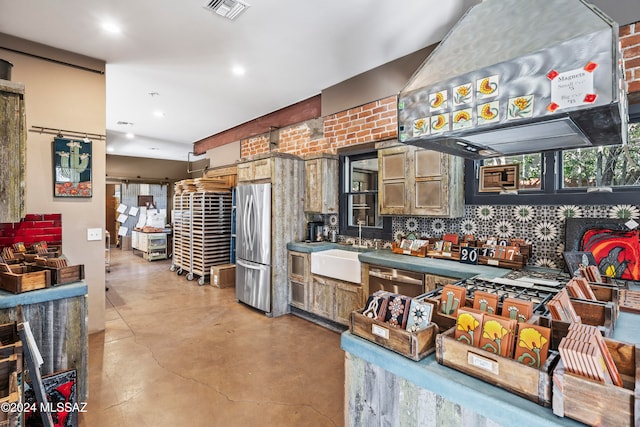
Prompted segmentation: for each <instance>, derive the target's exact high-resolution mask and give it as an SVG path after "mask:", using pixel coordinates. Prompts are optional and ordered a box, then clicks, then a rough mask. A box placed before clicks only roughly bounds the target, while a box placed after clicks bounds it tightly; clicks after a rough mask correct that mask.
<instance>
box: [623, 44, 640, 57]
mask: <svg viewBox="0 0 640 427" xmlns="http://www.w3.org/2000/svg"><path fill="white" fill-rule="evenodd" d="M638 56H640V45H638V46H633V47H629V48H627V49H625V50H623V51H622V57H623V58H625V59H633V58H636V57H638Z"/></svg>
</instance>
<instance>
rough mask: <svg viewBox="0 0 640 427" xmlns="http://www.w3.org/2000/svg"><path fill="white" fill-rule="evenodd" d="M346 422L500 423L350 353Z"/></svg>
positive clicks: (401, 425)
mask: <svg viewBox="0 0 640 427" xmlns="http://www.w3.org/2000/svg"><path fill="white" fill-rule="evenodd" d="M345 425H346V426H349V427H369V426H388V427H408V426H420V427H428V426H465V427H497V426H499V424H496V423H495V422H493V421H491V420H489V419H487V418H485V417H483V416H481V415H478V414H477V413H475V412H472V411H470V410H469V409H466V408H464V407H461V406H460V405H458V404H455V403H453V402H451V401H450V400H447V399H445V398H443V397H442V396H439V395H437V394H435V393H432V392H430V391H428V390H425V389H423V388H420V387H418V386H417V385H415V384H413V383H411V382H409V381H407V380H405V379H403V378H401V377H398V376H396V375H394V374H392V373H390V372H388V371H386V370H384V369H382V368H381V367H379V366H377V365H373V364H371V363H368V362H366V361H365V360H363V359H360V358H359V357H355V356H353V355H351V354H349V353H345Z"/></svg>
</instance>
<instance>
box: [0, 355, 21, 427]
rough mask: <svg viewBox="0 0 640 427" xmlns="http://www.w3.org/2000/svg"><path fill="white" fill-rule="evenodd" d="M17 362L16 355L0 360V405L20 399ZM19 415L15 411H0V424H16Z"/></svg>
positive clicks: (15, 402) (14, 402) (16, 401)
mask: <svg viewBox="0 0 640 427" xmlns="http://www.w3.org/2000/svg"><path fill="white" fill-rule="evenodd" d="M17 363H18V362H17V357H16V355H12V356H10V357H8V358H5V359H2V360H0V404H1V405H2V406H4V405H5V404H7V403H10V404H17V403H18V402H19V401H20V397H21V396H20V395H21V393H20V388H19V387H20V386H19V384H18V370H17ZM9 408H11V406H10V407H9ZM19 415H20V413H19V412H17V411H0V425H17V424H16V422H17V420H18V418H19Z"/></svg>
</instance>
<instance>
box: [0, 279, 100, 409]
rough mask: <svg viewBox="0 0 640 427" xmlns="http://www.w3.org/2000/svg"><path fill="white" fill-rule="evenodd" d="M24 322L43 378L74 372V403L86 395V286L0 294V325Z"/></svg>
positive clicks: (57, 287) (87, 374) (71, 284)
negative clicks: (40, 362)
mask: <svg viewBox="0 0 640 427" xmlns="http://www.w3.org/2000/svg"><path fill="white" fill-rule="evenodd" d="M18 306H21V307H22V317H23V319H22V320H23V321H28V322H29V325H30V327H31V331H32V332H33V337H34V339H35V341H36V344H37V345H38V350H40V353H41V354H42V358H43V360H44V364H43V365H42V367H41V369H40V370H41V373H42V375H43V376H45V375H48V374H52V373H54V372H58V371H64V370H69V369H75V370H76V371H77V378H78V380H77V381H78V383H77V386H78V402H81V401H86V399H87V395H88V388H87V387H88V377H89V370H88V369H89V365H88V333H87V329H88V325H87V284H86V283H85V282H84V281H78V282H74V283H69V284H66V285H61V286H54V287H49V288H45V289H39V290H35V291H30V292H24V293H21V294H15V295H14V294H11V293H9V292H5V291H0V323H9V322H14V321H18V320H19V319H18V318H17V307H18Z"/></svg>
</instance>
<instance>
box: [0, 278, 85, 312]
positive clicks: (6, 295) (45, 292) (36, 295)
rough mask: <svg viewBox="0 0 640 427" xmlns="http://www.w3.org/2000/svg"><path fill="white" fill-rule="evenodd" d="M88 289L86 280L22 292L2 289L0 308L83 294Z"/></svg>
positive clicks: (0, 292) (0, 291)
mask: <svg viewBox="0 0 640 427" xmlns="http://www.w3.org/2000/svg"><path fill="white" fill-rule="evenodd" d="M87 291H88V288H87V284H86V283H85V281H84V280H81V281H78V282H73V283H68V284H66V285H57V286H52V287H49V288H44V289H38V290H35V291H28V292H22V293H20V294H12V293H11V292H7V291H2V290H0V309H5V308H13V307H17V306H18V305H28V304H38V303H42V302H47V301H54V300H59V299H64V298H73V297H77V296H83V295H86V294H87Z"/></svg>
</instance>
